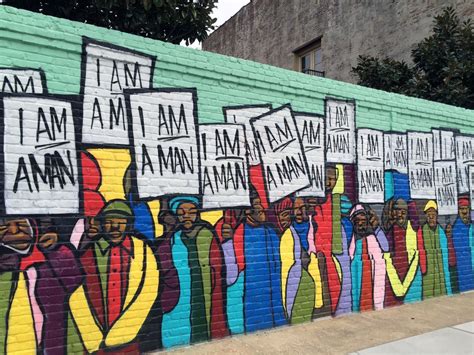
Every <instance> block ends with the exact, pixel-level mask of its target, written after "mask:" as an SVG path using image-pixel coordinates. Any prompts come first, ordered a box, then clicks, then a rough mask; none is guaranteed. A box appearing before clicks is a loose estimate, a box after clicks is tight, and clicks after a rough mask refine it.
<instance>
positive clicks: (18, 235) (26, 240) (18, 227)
mask: <svg viewBox="0 0 474 355" xmlns="http://www.w3.org/2000/svg"><path fill="white" fill-rule="evenodd" d="M33 242H34V240H33V229H32V228H31V225H30V222H29V221H28V220H27V219H26V218H19V219H8V220H6V221H4V222H3V223H2V224H0V243H1V245H2V246H3V247H4V248H6V249H9V250H11V251H13V252H15V253H18V254H27V253H28V251H29V250H30V248H31V246H32V245H33Z"/></svg>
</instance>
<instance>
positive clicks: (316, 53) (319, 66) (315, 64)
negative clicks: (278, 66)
mask: <svg viewBox="0 0 474 355" xmlns="http://www.w3.org/2000/svg"><path fill="white" fill-rule="evenodd" d="M293 53H294V54H295V59H297V60H295V64H296V65H295V66H296V68H295V69H296V70H298V71H300V72H303V73H306V74H312V75H317V76H324V65H323V53H322V48H321V38H318V39H316V40H314V41H311V42H310V43H307V44H305V45H304V46H302V47H299V48H298V49H296V50H294V51H293Z"/></svg>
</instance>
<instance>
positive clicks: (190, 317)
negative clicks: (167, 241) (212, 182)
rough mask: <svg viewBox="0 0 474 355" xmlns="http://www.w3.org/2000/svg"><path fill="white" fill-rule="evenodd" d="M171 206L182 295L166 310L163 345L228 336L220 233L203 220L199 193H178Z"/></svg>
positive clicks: (175, 263)
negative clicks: (175, 223) (195, 194)
mask: <svg viewBox="0 0 474 355" xmlns="http://www.w3.org/2000/svg"><path fill="white" fill-rule="evenodd" d="M169 209H170V210H171V212H172V213H173V214H174V216H175V217H176V219H177V222H178V225H177V229H176V230H175V231H174V233H173V235H172V237H171V255H172V260H173V264H174V267H175V268H176V270H177V275H178V280H179V293H175V294H174V296H175V297H179V298H178V301H177V302H176V304H175V306H174V307H173V308H172V309H171V310H170V311H169V312H166V313H164V314H163V320H162V342H163V346H164V347H171V346H174V345H183V344H190V343H195V342H199V341H205V340H209V339H214V338H220V337H223V336H226V335H228V329H227V321H226V317H225V310H224V296H225V294H224V291H225V290H224V287H223V283H222V279H223V265H222V264H223V262H222V259H223V256H222V250H221V249H220V246H219V242H218V240H217V236H216V235H215V234H214V232H213V230H212V226H211V225H210V224H209V223H207V222H205V221H202V220H201V218H200V212H199V201H198V199H197V198H196V197H192V196H189V197H175V198H173V199H171V200H170V201H169ZM168 295H171V294H170V293H169V294H168ZM173 303H175V302H173Z"/></svg>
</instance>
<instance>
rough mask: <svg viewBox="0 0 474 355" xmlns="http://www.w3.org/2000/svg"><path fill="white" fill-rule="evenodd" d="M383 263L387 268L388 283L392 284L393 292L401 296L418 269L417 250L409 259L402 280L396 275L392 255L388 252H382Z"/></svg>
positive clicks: (405, 291)
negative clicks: (408, 264)
mask: <svg viewBox="0 0 474 355" xmlns="http://www.w3.org/2000/svg"><path fill="white" fill-rule="evenodd" d="M384 259H385V264H386V268H387V276H388V280H389V281H390V285H391V286H392V289H393V292H394V293H395V295H396V296H397V297H403V296H405V294H406V293H407V291H408V288H409V287H410V285H411V283H412V282H413V279H414V278H415V275H416V271H417V270H418V261H419V255H418V251H417V250H416V251H415V253H414V254H413V256H412V258H411V260H410V266H409V269H408V272H407V274H406V276H405V279H404V280H403V281H401V280H400V278H399V277H398V273H397V269H396V268H395V266H394V265H393V261H392V257H391V256H390V253H384Z"/></svg>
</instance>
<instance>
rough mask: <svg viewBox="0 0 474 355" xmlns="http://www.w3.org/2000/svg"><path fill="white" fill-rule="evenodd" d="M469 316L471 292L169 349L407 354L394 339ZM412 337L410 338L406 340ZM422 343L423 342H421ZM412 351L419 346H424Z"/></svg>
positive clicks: (472, 314) (473, 314)
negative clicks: (384, 346) (392, 352)
mask: <svg viewBox="0 0 474 355" xmlns="http://www.w3.org/2000/svg"><path fill="white" fill-rule="evenodd" d="M472 321H474V292H469V293H465V294H462V295H455V296H452V297H438V298H433V299H430V300H426V301H423V302H419V303H416V304H408V305H403V306H400V307H394V308H389V309H385V310H382V311H377V312H366V313H361V314H350V315H347V316H343V317H339V318H334V319H333V318H327V319H321V320H317V321H314V322H311V323H306V324H302V325H298V326H287V327H280V328H276V329H273V330H269V331H262V332H257V333H253V334H249V335H241V336H235V337H230V338H226V339H222V340H218V341H212V342H208V343H203V344H197V345H194V346H192V347H186V348H178V349H175V350H171V351H169V353H171V354H223V353H228V354H275V353H278V354H315V353H324V354H347V353H351V352H360V353H361V354H381V353H384V354H385V353H387V352H388V353H390V352H391V351H394V352H395V353H404V354H405V353H406V351H407V349H412V348H406V347H403V348H400V347H398V348H397V344H396V343H392V342H394V341H396V340H400V339H405V338H410V337H414V336H417V335H420V334H425V333H428V332H432V331H435V330H439V329H442V328H446V327H453V326H457V325H462V324H464V323H468V322H472ZM465 329H469V328H465ZM457 331H459V332H463V331H464V332H466V330H456V328H450V330H448V332H457ZM440 334H441V335H440ZM466 334H467V335H468V338H469V337H470V339H471V345H472V334H469V333H468V332H466ZM433 336H434V337H435V339H437V338H440V339H441V337H443V339H444V340H443V342H446V341H452V343H454V344H455V343H458V344H464V341H465V337H463V339H464V340H459V339H460V338H459V337H458V338H454V335H452V334H450V333H446V332H444V333H443V332H442V333H435V334H434V335H433ZM423 339H425V338H423V337H422V338H421V341H422V342H421V343H419V344H423V341H424V340H423ZM431 339H432V338H431ZM411 341H412V340H409V342H411ZM415 341H416V339H415ZM387 343H392V344H387ZM381 344H386V346H388V348H383V347H381V348H379V349H377V348H373V347H375V346H377V345H381ZM409 344H412V343H409ZM398 345H399V344H398ZM464 345H466V344H464ZM464 345H463V346H464ZM412 346H413V345H412ZM421 346H422V347H423V345H421ZM466 346H469V344H467V345H466ZM361 349H365V350H361ZM435 349H437V348H436V347H435V348H428V345H426V350H428V351H429V350H435ZM438 349H439V350H440V352H441V353H446V351H445V350H446V349H445V348H438ZM447 349H450V350H452V351H448V353H450V354H458V353H459V354H461V353H463V352H462V351H460V352H457V351H456V349H455V348H451V347H448V348H447ZM462 349H465V348H464V347H463V348H462ZM462 349H461V350H462ZM416 350H420V351H421V350H423V348H421V349H419V348H417V349H416ZM364 351H367V352H366V353H365V352H364ZM440 352H438V353H440ZM418 353H419V352H418ZM471 353H474V351H472V352H471Z"/></svg>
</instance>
